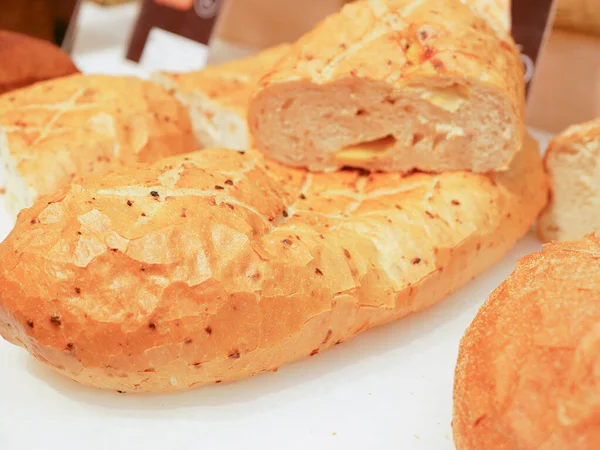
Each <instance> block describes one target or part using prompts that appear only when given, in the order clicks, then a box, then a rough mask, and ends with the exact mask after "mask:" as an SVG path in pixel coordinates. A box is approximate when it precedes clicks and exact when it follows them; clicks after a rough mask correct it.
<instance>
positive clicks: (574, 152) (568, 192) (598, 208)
mask: <svg viewBox="0 0 600 450" xmlns="http://www.w3.org/2000/svg"><path fill="white" fill-rule="evenodd" d="M544 160H545V165H546V170H547V172H548V174H549V176H550V182H551V185H552V188H551V192H550V201H549V203H548V206H547V207H546V209H545V210H544V211H543V212H542V214H541V216H540V219H539V221H538V235H539V236H540V239H542V240H543V241H545V242H547V241H551V240H560V241H565V240H575V239H581V238H582V237H583V236H585V235H586V234H588V233H591V232H594V231H598V230H600V214H599V213H600V118H598V119H595V120H592V121H590V122H587V123H584V124H581V125H574V126H572V127H570V128H568V129H567V130H566V131H564V132H563V133H562V134H560V135H558V136H557V137H556V138H554V139H553V140H552V141H551V143H550V146H549V147H548V151H547V153H546V156H545V158H544Z"/></svg>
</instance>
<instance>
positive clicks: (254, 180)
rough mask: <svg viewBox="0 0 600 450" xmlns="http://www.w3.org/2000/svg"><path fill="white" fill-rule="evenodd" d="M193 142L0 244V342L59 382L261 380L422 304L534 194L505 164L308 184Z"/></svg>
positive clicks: (474, 268) (517, 163)
mask: <svg viewBox="0 0 600 450" xmlns="http://www.w3.org/2000/svg"><path fill="white" fill-rule="evenodd" d="M261 155H262V154H261V153H259V152H256V151H248V152H246V153H242V152H237V151H234V150H210V149H206V150H202V151H199V152H196V153H192V154H189V155H182V156H176V157H172V158H169V159H166V160H163V161H160V162H157V163H154V165H137V166H134V167H131V168H127V169H122V170H121V171H119V172H115V173H112V172H111V173H109V174H108V175H105V176H104V177H88V178H87V179H84V180H82V179H79V180H76V181H75V182H74V183H73V184H72V185H71V187H70V188H68V189H66V190H64V191H63V192H61V193H57V194H54V195H52V196H48V197H45V198H42V199H40V200H39V201H38V202H37V203H36V204H35V205H34V206H33V207H32V208H30V209H27V210H25V211H23V212H22V213H21V214H20V215H19V218H18V221H17V225H16V227H15V229H14V230H13V232H12V233H11V234H10V236H9V237H8V238H7V239H6V240H5V241H4V242H3V243H2V244H0V334H2V336H4V337H5V338H6V339H7V340H9V341H11V342H13V343H15V344H19V345H22V346H24V347H25V348H26V349H27V350H29V351H30V352H31V353H32V354H33V355H34V356H35V357H36V358H37V359H39V360H40V361H43V362H44V363H46V364H48V365H50V366H51V367H53V368H54V369H56V370H58V371H59V372H62V373H63V374H65V375H67V376H69V377H71V378H73V379H74V380H76V381H78V382H81V383H84V384H88V385H92V386H96V387H99V388H105V389H114V390H119V391H127V392H143V391H174V390H183V389H187V388H191V387H194V386H199V385H203V384H207V383H220V382H222V381H223V382H224V381H231V380H235V379H238V378H242V377H247V376H251V375H254V374H257V373H260V372H263V371H267V370H273V369H276V368H278V367H279V366H281V365H282V364H285V363H288V362H291V361H294V360H297V359H300V358H303V357H306V356H309V355H315V354H316V353H318V352H320V351H323V350H325V349H327V348H328V347H330V346H332V345H334V344H337V343H339V342H341V341H345V340H347V339H350V338H351V337H352V336H354V335H356V334H358V333H360V332H361V331H364V330H366V329H368V328H371V327H373V326H376V325H380V324H383V323H386V322H389V321H391V320H394V319H398V318H401V317H403V316H406V315H408V314H410V313H413V312H415V311H419V310H422V309H424V308H426V307H428V306H430V305H432V304H434V303H436V302H438V301H440V300H441V299H442V298H444V297H445V296H447V295H448V294H449V293H451V292H452V291H454V290H455V289H457V288H458V287H459V286H461V285H463V284H465V283H466V282H468V281H470V280H471V279H472V278H473V277H474V276H475V275H477V274H479V273H480V272H482V271H483V270H485V269H486V268H487V267H489V266H490V265H491V264H493V263H494V262H495V261H497V260H498V259H499V258H501V257H502V256H503V255H504V254H505V253H506V252H507V251H508V250H509V249H510V248H511V247H512V246H513V245H514V243H515V242H516V240H517V239H519V238H520V237H521V236H522V235H523V234H524V233H526V232H527V231H528V230H529V229H530V226H531V224H532V223H533V221H534V220H535V217H536V216H537V214H538V213H539V211H540V210H541V208H542V207H543V206H544V202H545V201H546V198H547V192H546V190H547V189H546V188H547V186H546V178H545V174H544V173H543V170H542V163H541V158H540V155H539V152H538V149H537V145H536V144H535V142H533V141H532V140H527V145H526V146H525V148H524V150H523V151H522V152H520V154H519V156H518V157H517V158H515V160H514V161H513V166H512V168H511V170H510V171H508V172H502V173H495V174H489V175H477V174H473V173H470V172H448V173H444V174H440V175H428V174H421V173H415V174H412V175H408V176H406V175H405V176H403V175H401V174H398V173H396V174H371V175H369V174H368V173H364V172H362V171H341V172H338V173H335V174H323V173H321V174H310V173H307V172H305V171H303V170H299V169H293V168H289V167H286V166H282V165H279V164H277V163H275V162H273V161H269V160H265V159H263V156H261Z"/></svg>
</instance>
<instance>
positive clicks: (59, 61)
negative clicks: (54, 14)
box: [0, 30, 79, 94]
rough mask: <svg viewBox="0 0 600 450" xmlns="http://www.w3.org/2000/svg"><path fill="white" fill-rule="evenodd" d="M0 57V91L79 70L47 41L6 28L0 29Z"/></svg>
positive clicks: (0, 92)
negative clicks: (0, 62)
mask: <svg viewBox="0 0 600 450" xmlns="http://www.w3.org/2000/svg"><path fill="white" fill-rule="evenodd" d="M0 61H2V64H1V65H0V94H3V93H4V92H8V91H11V90H13V89H18V88H22V87H25V86H28V85H30V84H33V83H36V82H38V81H43V80H49V79H51V78H58V77H62V76H66V75H72V74H75V73H78V72H79V70H78V69H77V67H75V64H73V62H72V61H71V59H70V58H69V56H68V55H66V54H65V53H63V52H62V51H61V50H60V48H58V47H56V46H55V45H52V44H51V43H50V42H47V41H44V40H42V39H36V38H33V37H31V36H27V35H24V34H20V33H14V32H10V31H6V30H0Z"/></svg>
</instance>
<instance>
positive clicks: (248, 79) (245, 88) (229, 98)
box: [153, 44, 290, 150]
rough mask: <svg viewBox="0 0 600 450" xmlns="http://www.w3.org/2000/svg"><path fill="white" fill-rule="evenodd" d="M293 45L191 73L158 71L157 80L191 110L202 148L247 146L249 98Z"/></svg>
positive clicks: (244, 147)
mask: <svg viewBox="0 0 600 450" xmlns="http://www.w3.org/2000/svg"><path fill="white" fill-rule="evenodd" d="M289 49H290V46H289V45H288V44H281V45H279V46H277V47H274V48H270V49H267V50H263V51H262V52H260V53H258V54H257V55H253V56H250V57H247V58H244V59H241V60H236V61H231V62H227V63H223V64H219V65H215V66H209V67H207V68H206V69H204V70H200V71H197V72H187V73H164V72H163V73H156V74H154V76H153V80H154V81H155V82H156V83H158V84H159V85H161V86H163V87H164V88H165V89H168V90H169V91H170V92H171V93H173V95H175V97H176V98H177V100H179V101H180V102H181V103H182V104H184V105H186V107H187V108H188V110H189V113H190V116H191V119H192V125H193V127H194V134H195V136H196V141H197V143H198V146H199V147H200V148H203V147H209V148H230V149H237V150H246V149H247V148H249V147H250V145H249V133H248V126H247V121H246V114H247V111H248V102H249V101H250V98H251V97H252V93H253V92H254V89H255V88H256V85H257V83H258V81H259V79H260V78H261V77H262V75H263V74H265V73H266V72H268V71H270V70H271V69H272V68H273V66H274V65H275V63H276V62H277V61H279V59H281V57H282V56H283V55H285V54H286V53H287V52H288V51H289Z"/></svg>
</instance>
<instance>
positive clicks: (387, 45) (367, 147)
mask: <svg viewBox="0 0 600 450" xmlns="http://www.w3.org/2000/svg"><path fill="white" fill-rule="evenodd" d="M523 109H524V84H523V64H522V62H521V59H520V54H519V51H518V49H517V47H516V45H515V43H514V42H513V40H512V38H511V37H510V36H509V35H508V34H506V33H504V35H497V33H495V32H494V31H493V30H492V29H491V28H490V26H489V25H488V24H487V22H486V21H485V20H484V19H482V18H481V17H480V16H479V15H477V14H475V13H474V12H473V10H472V9H471V8H469V7H468V6H466V5H463V4H462V3H461V2H460V1H459V0H427V1H423V0H367V1H360V2H354V3H350V4H348V5H346V6H345V7H344V8H343V9H342V11H341V12H340V13H338V14H335V15H333V16H330V17H329V18H327V19H326V20H325V21H323V22H322V23H321V24H320V25H319V26H317V27H316V28H315V29H314V30H313V31H312V32H310V33H308V34H307V35H306V36H304V37H303V38H301V39H300V40H299V41H298V42H296V43H295V44H294V45H293V46H292V49H291V51H290V52H289V54H288V55H286V56H285V57H284V58H283V59H281V61H280V62H279V63H278V64H276V66H275V68H274V70H273V71H272V72H270V73H268V74H266V75H265V76H264V78H263V79H262V80H261V81H260V83H259V87H258V89H257V92H256V94H255V95H254V97H253V99H252V101H251V102H250V109H249V113H248V122H249V127H250V131H251V133H252V134H253V136H254V138H255V139H256V144H257V147H258V148H261V149H262V150H263V151H264V152H265V153H266V154H267V155H269V156H270V157H272V158H275V159H276V160H278V161H280V162H282V163H284V164H288V165H292V166H297V167H308V168H309V169H310V170H312V171H321V170H325V171H328V170H333V169H337V168H340V167H343V166H352V167H361V168H365V169H369V170H381V171H410V170H412V169H420V170H424V171H436V172H437V171H445V170H465V169H466V170H473V171H476V172H485V171H489V170H503V169H506V168H507V167H508V166H509V163H510V161H511V159H512V158H513V156H514V154H515V153H516V152H517V151H518V149H520V148H521V144H522V139H523V136H524V127H523Z"/></svg>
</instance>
